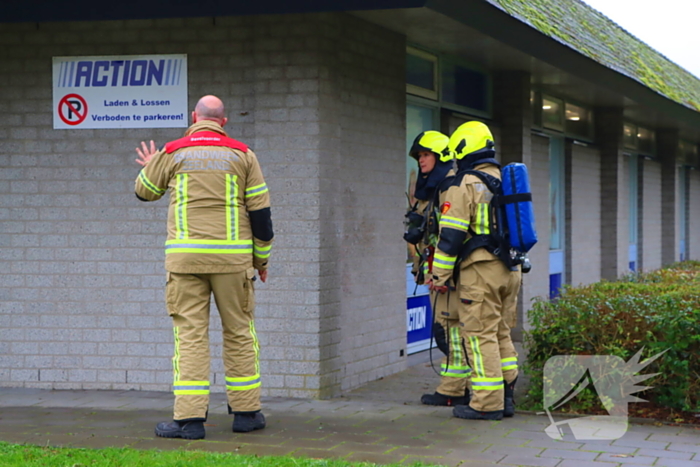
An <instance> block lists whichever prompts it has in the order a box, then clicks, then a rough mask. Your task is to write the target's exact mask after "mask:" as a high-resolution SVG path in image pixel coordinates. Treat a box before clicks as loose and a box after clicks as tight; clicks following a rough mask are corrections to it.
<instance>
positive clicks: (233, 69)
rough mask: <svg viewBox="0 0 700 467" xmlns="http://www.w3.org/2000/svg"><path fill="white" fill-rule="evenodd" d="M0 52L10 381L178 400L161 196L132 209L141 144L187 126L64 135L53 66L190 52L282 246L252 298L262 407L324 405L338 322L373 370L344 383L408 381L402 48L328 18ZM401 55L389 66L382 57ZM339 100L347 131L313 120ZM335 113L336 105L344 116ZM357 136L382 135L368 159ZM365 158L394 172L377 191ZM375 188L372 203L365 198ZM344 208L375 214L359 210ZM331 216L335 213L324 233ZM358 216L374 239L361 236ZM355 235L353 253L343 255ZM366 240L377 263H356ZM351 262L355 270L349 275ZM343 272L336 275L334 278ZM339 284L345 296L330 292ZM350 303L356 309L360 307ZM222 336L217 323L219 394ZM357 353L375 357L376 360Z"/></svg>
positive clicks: (1, 336) (67, 31)
mask: <svg viewBox="0 0 700 467" xmlns="http://www.w3.org/2000/svg"><path fill="white" fill-rule="evenodd" d="M338 25H343V27H344V28H345V30H346V32H348V34H346V37H345V39H344V41H343V42H342V44H341V43H340V42H339V41H337V42H336V45H329V44H328V43H327V42H326V37H324V35H325V36H327V35H328V34H335V32H334V31H333V28H335V27H336V26H338ZM368 28H369V29H368ZM355 29H356V30H357V31H356V32H353V33H352V34H350V30H355ZM373 34H374V37H376V36H377V35H382V34H383V36H382V37H383V38H384V39H386V40H387V41H388V42H387V45H384V46H379V44H372V46H370V45H369V44H370V42H371V40H372V39H371V37H372V35H373ZM383 43H384V42H382V44H383ZM0 45H2V47H1V48H0V85H1V86H0V103H1V105H2V108H3V109H8V111H6V112H4V113H3V115H2V116H0V122H1V123H2V125H0V127H2V130H0V137H1V138H3V139H4V141H3V144H2V145H0V168H2V170H0V220H2V222H1V223H0V262H1V264H2V267H1V268H0V385H2V386H27V387H41V388H85V389H89V388H104V389H148V390H168V389H169V388H170V383H171V378H172V377H171V362H170V358H171V352H172V331H171V324H170V320H169V319H168V318H167V315H166V313H165V307H164V303H163V285H164V279H165V275H164V271H163V259H164V258H163V256H164V255H163V249H162V244H163V240H164V238H165V217H166V205H167V200H161V201H159V202H156V203H152V204H145V203H141V202H139V201H137V200H136V199H135V197H134V196H133V183H134V178H135V176H136V174H137V172H138V166H137V165H136V164H135V163H134V162H133V159H134V158H135V153H134V151H133V148H134V147H135V146H136V144H137V143H138V142H139V141H141V140H143V139H154V140H155V141H156V142H157V143H158V144H162V143H164V142H166V141H168V140H172V139H175V138H177V137H179V136H180V135H181V134H182V130H181V129H160V130H103V131H98V130H53V129H52V117H51V115H52V112H51V110H52V109H51V107H52V96H51V57H53V56H71V55H117V54H155V53H163V54H166V53H186V54H188V68H189V104H190V107H192V106H193V105H194V103H195V102H196V100H197V99H198V98H199V97H200V96H201V95H204V94H209V93H211V94H216V95H218V96H220V97H221V98H222V99H223V100H224V101H225V102H226V103H227V106H228V111H229V118H230V123H229V124H228V125H227V130H228V131H229V134H230V135H231V136H232V137H234V138H239V139H241V140H242V141H244V142H246V143H248V144H250V145H251V146H252V147H253V149H254V150H255V151H256V153H257V154H258V156H259V159H260V161H261V165H262V167H263V172H264V173H265V175H266V179H267V182H268V185H269V187H270V191H271V194H272V203H273V220H274V226H275V231H276V244H275V248H274V252H273V257H272V260H271V268H270V281H269V283H268V284H265V285H263V284H259V290H258V300H257V303H258V308H257V319H256V324H257V328H258V335H259V337H260V341H261V346H262V349H261V356H262V361H261V370H262V373H263V375H264V383H263V384H264V390H263V394H265V395H280V396H302V397H305V396H310V397H316V396H320V395H324V394H329V392H328V391H327V390H322V386H323V384H325V383H323V382H322V381H321V378H320V377H321V373H322V371H326V370H327V368H326V367H324V366H323V364H322V363H321V362H322V361H329V360H331V356H330V354H329V353H328V352H329V349H331V348H332V346H333V345H335V346H336V348H335V350H331V351H330V353H331V354H332V353H333V352H335V354H336V356H335V357H334V358H336V359H339V358H341V357H338V354H339V351H338V348H339V347H338V346H339V345H340V343H341V342H343V343H344V344H345V340H344V339H341V337H343V336H341V333H340V331H339V329H340V327H339V326H338V324H339V323H340V321H339V319H340V318H342V320H347V322H348V323H352V322H354V323H356V324H357V328H356V330H354V331H352V332H354V333H355V334H354V335H353V336H351V337H352V339H351V340H352V341H353V342H352V344H351V345H350V344H345V345H350V347H348V349H350V350H356V353H354V354H353V353H349V354H348V355H345V354H343V357H342V358H341V359H345V360H343V361H344V362H345V364H346V366H352V364H354V362H355V360H356V359H359V360H361V361H362V363H361V364H360V365H359V366H358V367H352V368H351V369H349V370H348V369H347V368H345V367H344V366H343V365H341V364H340V363H338V364H336V363H334V365H336V366H337V371H338V372H340V371H345V372H346V374H344V375H343V378H346V376H347V375H350V376H348V377H349V378H351V379H352V377H354V376H356V375H362V376H356V377H355V379H354V380H353V381H352V382H348V383H345V382H344V383H343V384H342V386H343V387H351V386H352V385H353V384H359V383H360V382H362V381H367V380H369V379H371V378H375V377H377V376H378V375H382V374H388V373H390V372H393V371H396V370H397V369H400V368H401V367H402V366H401V365H402V364H403V362H400V361H397V360H396V359H393V360H392V358H393V357H390V355H391V356H393V355H396V356H397V357H398V351H399V349H400V348H403V345H404V344H405V311H404V306H403V301H404V295H403V293H404V292H403V289H404V284H403V274H404V273H403V262H402V260H403V250H402V246H403V244H402V243H401V241H400V236H401V216H402V210H403V207H402V199H403V198H402V189H395V188H397V187H401V188H402V185H403V176H404V175H403V170H404V169H403V167H404V165H403V163H402V161H403V157H404V154H403V152H404V148H403V138H404V135H403V133H404V131H405V130H404V122H403V120H404V119H403V112H404V111H405V109H404V105H405V104H404V102H405V96H404V95H403V93H401V95H399V94H398V93H397V92H393V91H395V90H398V89H399V87H400V86H399V84H400V85H401V86H403V69H402V66H403V50H402V47H403V45H402V42H401V39H400V38H399V37H398V36H396V35H393V34H389V33H386V32H383V31H381V30H378V29H377V28H374V27H369V26H367V25H365V23H363V22H361V21H360V20H357V19H354V18H353V19H348V17H346V16H344V15H340V14H327V15H287V16H284V17H283V16H265V17H246V18H216V21H215V22H214V21H213V20H212V19H211V18H201V19H191V20H187V21H184V20H181V19H170V20H143V21H111V22H99V23H98V22H92V23H51V24H45V23H41V24H39V25H36V24H34V23H32V24H10V25H8V24H2V25H0ZM336 46H338V47H340V48H338V49H334V48H332V47H336ZM396 51H398V52H397V53H398V55H397V57H396V58H393V59H383V58H382V54H383V53H387V52H391V53H394V52H396ZM335 53H338V54H339V55H341V56H342V57H343V58H347V60H348V63H347V65H346V67H345V68H344V72H348V73H350V74H351V75H352V79H347V80H345V75H344V73H341V72H339V71H337V70H335V71H334V70H333V67H332V66H329V64H328V62H327V59H328V58H329V57H332V56H334V54H335ZM352 57H354V58H352ZM337 60H341V58H340V57H339V58H337ZM352 60H356V61H357V63H360V64H361V65H362V67H363V73H364V75H363V76H360V72H359V71H357V70H355V69H354V68H353V66H352V65H353V62H352ZM370 62H373V63H374V65H375V66H374V67H371V66H370ZM380 62H381V64H382V66H376V64H377V63H380ZM399 62H400V63H399ZM389 64H390V66H389ZM332 72H334V74H332V76H331V73H332ZM361 78H362V79H361ZM344 80H345V81H344ZM353 80H354V81H353ZM393 80H397V82H396V83H393V84H391V83H390V82H391V81H393ZM360 81H361V82H360ZM375 85H376V88H374V87H373V86H375ZM392 86H393V87H392ZM328 89H331V90H332V92H336V93H339V94H338V95H339V96H340V97H342V99H344V102H349V101H351V100H352V101H353V106H352V107H348V109H347V112H346V114H345V115H343V117H342V120H338V121H337V126H336V127H335V128H331V127H329V126H324V124H322V119H321V117H320V115H321V114H322V112H323V111H324V109H323V108H322V107H321V102H323V103H324V104H323V105H326V104H328V101H327V100H325V98H324V97H323V96H324V93H325V92H326V90H328ZM389 89H391V90H392V92H390V93H388V94H386V92H387V90H389ZM354 96H358V99H354ZM338 102H341V101H338V100H337V99H336V100H335V101H334V102H331V103H330V104H329V105H328V107H327V108H326V109H325V110H328V111H331V113H332V112H333V111H334V110H335V109H338V108H339V107H338ZM353 125H355V126H357V127H360V129H365V130H366V129H373V128H376V130H375V131H374V132H372V133H370V134H367V135H366V138H365V139H363V140H362V141H361V144H358V143H357V141H358V140H357V134H359V133H361V131H358V133H352V132H345V128H348V129H350V128H351V127H352V126H353ZM341 126H342V128H341ZM339 129H342V130H343V132H341V133H340V136H339V134H338V130H339ZM327 131H330V132H329V133H324V132H327ZM380 132H382V135H380ZM394 134H395V135H396V136H395V137H394V136H393V135H394ZM385 135H389V136H388V137H386V136H385ZM333 141H336V142H337V143H332V142H333ZM329 144H330V146H329ZM333 144H335V146H333ZM397 148H398V149H400V150H398V151H396V152H394V150H395V149H397ZM339 149H342V150H343V153H342V155H340V153H339V152H338V150H339ZM352 157H357V159H354V160H348V158H352ZM394 160H396V161H397V165H396V166H394V165H393V161H394ZM328 161H336V162H337V163H338V164H340V165H339V166H337V168H338V169H339V170H340V171H341V174H340V175H337V174H336V175H335V176H336V177H339V178H340V179H342V181H343V184H342V186H341V187H339V186H338V184H336V183H335V182H334V180H333V179H332V177H324V176H321V173H322V172H324V173H329V170H328V169H326V168H324V165H323V164H325V163H326V162H328ZM369 162H373V163H374V164H376V165H374V166H368V167H367V170H369V169H374V168H375V167H379V168H380V170H381V173H382V174H383V176H380V175H376V176H374V177H373V178H370V177H367V176H366V172H365V171H363V170H362V164H368V163H369ZM330 172H334V170H330ZM380 182H384V184H383V185H380V184H379V183H380ZM369 188H375V189H374V191H373V192H372V193H371V194H370V192H369V191H368V189H369ZM377 192H379V193H377ZM353 196H356V198H353ZM329 199H335V200H336V201H337V203H336V204H333V203H331V202H329V201H328V200H329ZM352 203H360V204H361V205H362V206H365V208H363V209H361V210H360V209H358V210H357V211H354V210H353V209H352V208H350V206H351V205H352ZM339 206H343V208H342V209H343V211H340V210H339V209H340V208H339ZM371 206H372V208H370V207H371ZM329 213H330V214H333V216H335V217H334V218H333V222H330V223H329V222H328V219H329ZM384 216H385V217H384ZM357 221H359V222H370V223H373V225H374V226H375V229H374V230H372V231H371V234H366V233H364V231H362V230H361V229H359V226H360V225H358V224H357ZM355 229H356V230H355ZM360 234H362V235H366V236H364V237H358V236H359V235H360ZM389 237H392V238H389ZM348 238H351V239H354V240H353V241H354V243H353V244H350V245H345V244H343V243H342V242H341V241H339V239H340V240H347V239H348ZM395 239H398V241H397V240H395ZM364 240H368V241H370V243H371V248H369V249H368V251H367V253H366V254H365V253H363V254H365V256H361V255H357V252H358V251H363V252H364V250H361V249H360V246H359V245H360V243H362V241H364ZM348 246H349V247H348ZM340 255H345V256H346V257H347V258H349V259H348V260H343V261H337V260H338V257H339V256H340ZM353 255H356V256H353ZM362 260H364V261H362ZM337 264H340V265H341V267H342V268H343V269H342V270H339V271H335V270H334V268H335V267H336V265H337ZM361 267H364V268H365V269H364V270H362V269H359V268H361ZM360 271H362V273H360ZM377 278H382V280H381V281H380V280H378V279H377ZM386 278H388V279H386ZM343 281H352V283H351V284H350V285H349V286H348V288H347V289H342V290H343V292H342V293H338V292H334V291H337V290H341V288H342V287H341V285H342V286H343V287H344V286H345V284H344V282H343ZM368 285H369V286H370V287H371V289H370V290H364V289H363V287H364V286H368ZM328 291H330V292H329V293H330V294H331V295H333V294H335V295H334V296H335V299H336V301H335V302H333V303H335V305H333V304H332V303H331V302H329V301H328V298H327V294H326V292H328ZM358 291H362V292H363V293H364V295H362V296H358V297H357V298H356V296H355V295H354V294H355V293H358ZM324 294H325V295H324ZM349 297H352V298H351V299H349ZM397 298H398V299H399V301H398V302H396V300H397ZM329 310H331V311H329ZM334 313H335V315H334ZM345 314H349V316H345ZM213 315H214V316H216V312H215V311H214V312H213ZM368 316H369V317H375V319H374V320H371V319H370V321H369V323H370V324H359V323H358V321H359V320H360V318H361V317H362V318H367V317H368ZM339 317H340V318H339ZM333 320H335V324H333ZM340 324H343V325H345V323H340ZM219 330H220V323H219V319H218V317H216V318H213V319H212V336H211V337H212V351H213V355H214V356H215V358H214V360H213V362H212V372H213V376H212V382H213V383H214V387H215V389H214V390H218V391H220V390H222V388H223V374H222V372H223V367H222V363H221V359H220V358H219V355H220V349H219V347H220V342H221V336H220V332H219ZM387 336H388V337H387ZM400 336H402V338H403V340H401V339H400ZM389 347H391V352H389ZM360 348H366V349H369V350H368V351H367V352H365V354H363V355H364V358H360V357H359V352H360V351H359V350H357V349H360ZM370 352H372V355H371V356H370V355H369V353H370ZM339 381H340V380H339ZM343 381H345V379H343ZM336 386H337V387H340V383H337V384H336ZM333 391H335V390H333Z"/></svg>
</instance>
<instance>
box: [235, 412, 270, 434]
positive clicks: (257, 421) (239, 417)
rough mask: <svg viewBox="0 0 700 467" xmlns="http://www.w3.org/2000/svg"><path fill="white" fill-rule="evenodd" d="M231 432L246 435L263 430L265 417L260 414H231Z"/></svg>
mask: <svg viewBox="0 0 700 467" xmlns="http://www.w3.org/2000/svg"><path fill="white" fill-rule="evenodd" d="M233 414H234V415H233V427H232V429H233V432H234V433H248V432H249V431H254V430H262V429H263V428H265V415H263V414H262V412H260V411H257V412H233Z"/></svg>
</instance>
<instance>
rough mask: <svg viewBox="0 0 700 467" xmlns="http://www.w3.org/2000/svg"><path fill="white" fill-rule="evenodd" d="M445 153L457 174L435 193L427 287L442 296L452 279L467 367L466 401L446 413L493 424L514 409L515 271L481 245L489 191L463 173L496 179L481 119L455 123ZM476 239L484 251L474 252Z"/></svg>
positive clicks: (485, 238)
mask: <svg viewBox="0 0 700 467" xmlns="http://www.w3.org/2000/svg"><path fill="white" fill-rule="evenodd" d="M449 150H450V151H451V152H452V153H453V154H454V156H455V158H456V159H457V167H458V173H457V175H456V176H455V178H454V179H453V181H452V183H451V184H450V185H449V187H448V188H447V189H446V190H445V192H444V193H443V198H444V204H443V209H442V217H441V218H440V235H439V241H438V245H437V249H436V250H435V259H434V261H433V278H432V284H431V288H432V289H433V290H437V291H439V292H445V291H446V289H447V288H448V287H447V286H448V285H449V283H450V280H455V281H456V283H457V288H458V292H459V298H460V302H461V303H460V308H459V321H460V327H461V335H462V338H463V342H464V346H465V348H466V351H467V354H468V357H469V362H470V364H471V367H472V375H471V386H472V396H471V400H470V402H469V404H468V405H459V406H457V407H455V408H454V410H453V414H454V415H455V416H456V417H459V418H466V419H475V420H500V419H501V418H503V416H513V413H514V410H515V408H514V402H513V387H514V385H515V380H516V378H517V376H518V365H517V357H518V355H517V353H516V351H515V348H514V347H513V342H512V341H511V337H510V329H511V327H512V326H513V325H514V324H515V323H514V321H515V310H516V305H517V296H518V291H519V290H520V279H521V273H520V267H519V266H516V267H514V268H512V269H511V268H508V267H507V266H506V265H505V263H504V262H503V261H501V260H500V259H499V258H498V257H497V256H496V254H498V251H496V250H495V249H494V248H492V246H490V245H489V242H488V239H489V234H490V233H491V229H494V231H495V228H496V226H495V225H493V220H492V219H491V217H492V216H491V215H490V205H489V202H490V200H491V198H492V194H491V192H490V191H489V189H488V188H487V186H486V185H485V184H484V183H483V182H482V180H481V179H480V178H478V177H477V176H474V175H470V174H465V173H464V172H463V171H465V170H478V171H481V172H485V173H486V174H488V175H491V176H493V177H496V178H498V179H499V180H500V178H501V173H500V164H499V163H498V161H496V160H495V159H494V157H495V151H494V142H493V137H492V136H491V132H490V131H489V129H488V127H487V126H486V125H484V124H483V123H481V122H467V123H465V124H463V125H461V126H460V127H459V128H458V129H457V130H456V131H455V132H454V133H453V134H452V136H451V137H450V142H449ZM480 241H483V242H484V243H482V244H483V245H485V246H483V247H479V248H474V246H476V245H479V243H478V242H480ZM470 242H472V243H471V244H470ZM470 245H471V246H472V247H471V248H470ZM494 252H495V253H496V254H494Z"/></svg>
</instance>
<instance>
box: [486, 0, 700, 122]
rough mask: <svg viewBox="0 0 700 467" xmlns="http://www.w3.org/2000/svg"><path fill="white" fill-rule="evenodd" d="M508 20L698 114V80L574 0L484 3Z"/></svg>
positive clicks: (588, 7) (496, 0)
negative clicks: (516, 20) (514, 20)
mask: <svg viewBox="0 0 700 467" xmlns="http://www.w3.org/2000/svg"><path fill="white" fill-rule="evenodd" d="M486 1H487V2H489V3H490V4H492V5H494V6H495V7H497V8H499V9H500V10H502V11H504V12H506V13H507V14H509V15H510V16H512V17H514V18H516V19H518V20H520V21H522V22H524V23H526V24H528V25H529V26H531V27H533V28H534V29H537V30H538V31H540V32H541V33H543V34H545V35H547V36H549V37H551V38H553V39H555V40H557V41H558V42H560V43H562V44H564V45H566V46H568V47H570V48H572V49H574V50H575V51H577V52H579V53H581V54H583V55H585V56H587V57H589V58H591V59H593V60H595V61H596V62H598V63H600V64H601V65H604V66H606V67H608V68H610V69H612V70H614V71H616V72H618V73H621V74H623V75H625V76H627V77H629V78H631V79H634V80H635V81H637V82H639V83H641V84H643V85H644V86H646V87H648V88H649V89H651V90H653V91H655V92H657V93H659V94H661V95H663V96H665V97H667V98H668V99H671V100H673V101H675V102H678V103H679V104H682V105H683V106H685V107H688V108H690V109H692V110H695V111H697V112H700V79H698V78H696V77H695V76H694V75H693V74H691V73H689V72H688V71H686V70H685V69H683V68H681V67H680V66H679V65H677V64H675V63H673V62H672V61H671V60H669V59H667V58H666V57H664V56H663V55H662V54H660V53H659V52H657V51H656V50H654V49H652V48H651V47H649V46H648V45H647V44H645V43H644V42H642V41H641V40H639V39H637V38H636V37H634V36H633V35H632V34H630V33H629V32H627V31H625V30H624V29H623V28H622V27H620V26H619V25H618V24H617V23H615V22H614V21H612V20H611V19H609V18H608V17H607V16H605V15H603V14H602V13H600V12H599V11H597V10H595V9H594V8H593V7H591V6H589V5H588V4H586V3H583V2H582V1H580V0H486Z"/></svg>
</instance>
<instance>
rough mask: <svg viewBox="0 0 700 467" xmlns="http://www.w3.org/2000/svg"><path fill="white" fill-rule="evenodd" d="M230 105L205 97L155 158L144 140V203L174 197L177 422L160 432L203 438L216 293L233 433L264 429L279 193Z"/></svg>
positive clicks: (139, 190) (171, 289)
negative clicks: (263, 347) (229, 112)
mask: <svg viewBox="0 0 700 467" xmlns="http://www.w3.org/2000/svg"><path fill="white" fill-rule="evenodd" d="M226 121H227V119H226V117H225V114H224V106H223V103H222V102H221V101H220V100H219V99H218V98H217V97H214V96H204V97H202V98H201V99H200V101H199V102H198V103H197V106H196V107H195V110H194V112H192V123H193V124H192V126H190V127H189V128H188V129H187V131H186V132H185V136H184V138H181V139H178V140H176V141H173V142H170V143H168V144H166V145H165V147H164V148H163V149H161V150H158V151H156V149H155V145H154V144H153V142H152V141H151V144H150V147H148V146H147V145H146V144H145V143H141V148H139V149H137V150H136V151H137V153H138V154H139V159H137V162H138V163H140V164H141V165H143V166H144V167H143V169H142V170H141V172H140V173H139V175H138V177H137V179H136V196H137V197H138V198H139V199H140V200H142V201H155V200H157V199H160V198H161V197H162V196H163V195H164V194H165V193H166V191H168V190H170V204H169V209H168V236H167V241H166V242H165V269H166V270H167V283H166V305H167V310H168V313H169V314H170V316H171V317H172V319H173V332H174V339H175V352H174V357H173V373H174V382H173V391H174V393H175V407H174V416H173V421H172V422H164V423H159V424H158V425H157V426H156V429H155V431H156V435H158V436H162V437H166V438H186V439H201V438H204V436H205V431H204V422H205V421H206V419H207V411H208V406H209V386H210V383H209V372H210V368H209V360H210V359H209V306H210V296H211V294H212V293H213V294H214V299H215V300H216V305H217V308H218V310H219V314H220V316H221V323H222V327H223V359H224V366H225V371H226V393H227V396H228V405H229V413H232V414H234V421H233V431H234V432H248V431H252V430H257V429H261V428H264V427H265V417H264V416H263V414H262V413H261V412H260V365H259V356H258V353H259V344H258V339H257V336H256V334H255V324H254V308H255V294H254V287H253V283H254V281H255V279H256V277H255V271H256V270H257V271H258V273H259V275H260V279H261V280H262V281H263V282H265V281H266V279H267V265H268V258H269V256H270V249H271V246H272V237H273V232H272V221H271V219H270V196H269V192H268V189H267V186H266V185H265V180H264V179H263V174H262V171H261V170H260V165H259V164H258V160H257V158H256V156H255V154H254V153H253V151H251V150H250V149H249V148H248V147H247V146H246V145H245V144H243V143H241V142H239V141H236V140H234V139H231V138H229V137H228V136H227V135H226V132H225V131H224V130H223V126H224V125H225V124H226Z"/></svg>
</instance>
